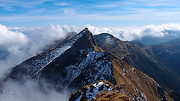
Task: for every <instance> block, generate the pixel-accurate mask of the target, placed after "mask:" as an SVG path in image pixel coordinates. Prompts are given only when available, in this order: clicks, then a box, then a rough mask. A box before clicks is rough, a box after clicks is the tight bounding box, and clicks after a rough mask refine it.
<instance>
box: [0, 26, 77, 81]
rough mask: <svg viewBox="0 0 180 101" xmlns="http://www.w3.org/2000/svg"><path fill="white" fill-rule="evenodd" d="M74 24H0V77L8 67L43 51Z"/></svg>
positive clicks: (61, 37) (72, 28)
mask: <svg viewBox="0 0 180 101" xmlns="http://www.w3.org/2000/svg"><path fill="white" fill-rule="evenodd" d="M77 29H78V28H76V27H75V26H67V25H63V26H60V25H57V26H54V25H51V26H50V27H46V28H18V27H15V28H8V27H6V26H4V25H1V24H0V69H1V71H0V78H1V77H2V76H3V75H4V74H5V73H7V72H6V71H9V69H10V68H12V67H14V66H16V65H17V64H19V63H21V62H22V61H24V60H25V59H27V58H29V57H31V56H33V55H36V54H38V53H40V52H42V51H43V49H44V48H45V47H47V46H48V45H50V44H52V43H53V42H54V41H55V40H60V39H63V38H65V37H66V36H67V35H68V34H67V33H68V32H72V31H78V30H77Z"/></svg>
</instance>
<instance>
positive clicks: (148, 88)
mask: <svg viewBox="0 0 180 101" xmlns="http://www.w3.org/2000/svg"><path fill="white" fill-rule="evenodd" d="M111 58H112V62H113V66H114V70H113V71H114V77H115V79H116V82H117V84H118V85H122V84H130V85H133V86H134V87H135V88H137V89H139V90H140V91H142V92H144V93H145V95H146V96H147V98H148V100H150V101H160V99H159V94H160V93H161V92H162V91H160V90H159V89H160V88H158V87H159V86H158V85H159V84H158V83H157V82H156V81H155V80H153V79H152V78H150V77H149V76H147V75H145V74H144V73H142V72H141V71H139V70H137V69H135V68H133V67H132V66H130V65H128V64H127V63H126V62H124V61H123V60H121V59H120V58H118V57H116V56H115V55H112V57H111Z"/></svg>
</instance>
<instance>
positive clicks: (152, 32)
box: [85, 23, 180, 41]
mask: <svg viewBox="0 0 180 101" xmlns="http://www.w3.org/2000/svg"><path fill="white" fill-rule="evenodd" d="M85 27H87V28H89V30H90V31H91V32H92V33H93V34H100V33H110V34H112V35H114V36H115V37H117V38H119V39H120V40H123V41H132V40H134V39H140V38H142V37H144V36H151V37H164V36H165V35H170V33H168V32H164V31H166V30H173V31H180V24H179V23H177V24H173V23H170V24H163V25H159V26H156V25H147V26H144V27H139V28H133V27H131V28H115V27H113V28H110V27H109V28H108V27H95V26H91V25H86V26H85ZM176 34H177V33H171V35H176ZM178 36H180V35H178Z"/></svg>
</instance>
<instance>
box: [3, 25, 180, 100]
mask: <svg viewBox="0 0 180 101" xmlns="http://www.w3.org/2000/svg"><path fill="white" fill-rule="evenodd" d="M165 46H166V45H165ZM165 46H163V45H161V47H162V48H163V49H164V47H165ZM177 46H178V45H177ZM177 46H175V47H177ZM156 47H158V46H145V45H143V44H141V43H137V42H127V41H121V40H119V39H117V38H115V37H114V36H112V35H110V34H108V33H102V34H99V35H96V36H93V35H92V34H91V32H90V31H89V30H88V29H87V28H85V29H84V30H82V31H81V32H80V33H78V34H76V33H73V34H71V35H70V36H68V37H67V38H65V39H64V40H59V41H56V42H55V44H53V45H52V46H49V47H47V49H45V50H47V51H45V52H43V53H41V54H38V55H37V56H34V57H31V58H29V59H27V60H26V61H24V62H22V63H21V64H19V65H17V66H16V67H14V68H13V69H12V70H11V72H10V74H9V75H8V76H7V77H6V78H4V80H3V81H2V82H3V83H2V85H1V86H2V88H1V89H2V90H3V84H4V82H7V81H8V80H13V81H17V82H20V83H23V82H25V81H26V80H27V79H32V80H34V81H36V83H37V84H39V85H42V84H43V83H44V82H46V83H49V84H52V85H53V88H55V89H56V90H57V91H61V90H62V89H64V88H69V89H70V90H71V92H72V93H73V92H74V93H73V94H72V95H71V97H70V99H69V100H70V101H85V100H124V101H128V100H129V101H132V100H134V101H136V100H140V101H147V100H148V101H160V100H168V101H172V100H173V99H174V100H175V99H178V97H177V93H176V92H178V91H180V87H179V85H180V82H179V81H180V80H179V73H178V72H176V71H175V70H176V69H177V68H178V67H170V66H171V63H172V62H169V63H167V61H165V60H164V59H162V58H163V52H161V51H162V49H158V48H161V47H160V46H159V47H158V48H156ZM170 49H171V48H170ZM178 49H179V48H177V49H175V50H176V51H177V52H174V51H175V50H168V51H171V52H173V54H175V55H176V54H179V52H178ZM167 56H170V53H169V54H168V55H167ZM178 58H179V57H178V56H177V58H175V59H178ZM177 61H178V60H177ZM174 65H176V64H174ZM149 76H150V77H149ZM156 81H157V82H156ZM161 86H162V87H161ZM42 89H43V88H42ZM78 89H82V90H79V91H77V90H78ZM170 89H172V90H174V91H176V92H171V91H170Z"/></svg>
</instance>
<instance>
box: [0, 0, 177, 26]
mask: <svg viewBox="0 0 180 101" xmlns="http://www.w3.org/2000/svg"><path fill="white" fill-rule="evenodd" d="M179 5H180V1H179V0H155V1H154V0H0V23H1V24H4V25H6V26H12V27H23V26H24V27H32V26H34V27H35V26H48V25H50V24H60V25H76V26H84V25H86V24H90V25H94V26H103V27H105V26H107V27H119V26H120V27H128V26H144V25H149V24H154V25H161V24H166V23H180V6H179Z"/></svg>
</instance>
